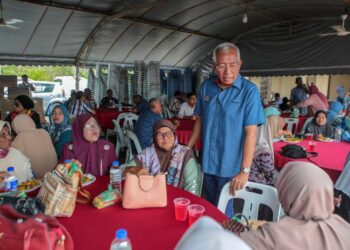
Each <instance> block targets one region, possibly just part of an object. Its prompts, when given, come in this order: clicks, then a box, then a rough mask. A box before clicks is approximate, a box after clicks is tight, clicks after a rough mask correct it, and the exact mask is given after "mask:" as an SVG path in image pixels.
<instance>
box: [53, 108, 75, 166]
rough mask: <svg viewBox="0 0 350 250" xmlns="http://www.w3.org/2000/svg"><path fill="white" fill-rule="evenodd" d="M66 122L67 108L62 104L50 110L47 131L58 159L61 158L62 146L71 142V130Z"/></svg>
mask: <svg viewBox="0 0 350 250" xmlns="http://www.w3.org/2000/svg"><path fill="white" fill-rule="evenodd" d="M68 122H69V115H68V110H67V108H66V107H65V106H64V105H63V104H62V105H58V106H56V107H55V108H54V109H53V110H52V113H51V116H50V126H49V129H48V130H49V134H50V137H51V140H52V143H53V145H54V146H55V150H56V154H57V158H58V159H60V158H61V154H62V147H63V145H64V144H66V143H68V142H71V141H72V128H71V126H70V125H69V124H68Z"/></svg>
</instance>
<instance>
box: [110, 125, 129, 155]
mask: <svg viewBox="0 0 350 250" xmlns="http://www.w3.org/2000/svg"><path fill="white" fill-rule="evenodd" d="M112 122H113V124H114V132H115V134H116V137H117V138H116V142H115V153H116V155H117V156H119V155H120V151H121V149H122V148H124V147H127V144H126V141H125V136H124V133H123V131H122V128H121V127H120V125H119V122H118V121H117V120H115V119H113V120H112Z"/></svg>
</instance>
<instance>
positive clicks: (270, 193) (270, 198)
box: [218, 182, 281, 221]
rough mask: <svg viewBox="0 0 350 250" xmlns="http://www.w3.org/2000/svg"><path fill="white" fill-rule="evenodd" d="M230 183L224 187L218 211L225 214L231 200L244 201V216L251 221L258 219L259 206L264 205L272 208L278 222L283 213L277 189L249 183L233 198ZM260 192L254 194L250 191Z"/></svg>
mask: <svg viewBox="0 0 350 250" xmlns="http://www.w3.org/2000/svg"><path fill="white" fill-rule="evenodd" d="M229 189H230V182H228V183H226V184H225V186H224V187H223V189H222V191H221V194H220V199H219V203H218V209H219V210H220V211H221V212H223V213H225V212H226V208H227V204H228V202H229V201H230V200H231V199H243V200H244V206H243V211H242V214H243V215H245V216H246V217H247V218H248V219H250V220H257V219H258V212H259V205H260V204H264V205H266V206H268V207H269V208H271V210H272V213H273V216H272V220H273V221H278V220H279V217H280V213H281V204H280V202H279V200H278V194H277V189H276V188H274V187H271V186H268V185H264V184H260V183H255V182H247V184H246V186H245V187H244V188H243V189H241V190H239V191H237V192H236V195H235V196H232V195H231V194H230V192H229ZM252 189H254V190H258V191H259V192H261V193H258V192H252V191H250V190H252ZM232 209H233V208H232Z"/></svg>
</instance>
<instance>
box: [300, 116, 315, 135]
mask: <svg viewBox="0 0 350 250" xmlns="http://www.w3.org/2000/svg"><path fill="white" fill-rule="evenodd" d="M313 119H314V118H313V117H309V118H307V119H306V121H305V123H304V125H303V128H302V129H301V131H300V134H302V135H303V134H305V130H306V127H307V125H308V124H309V123H310V122H311V121H312V120H313Z"/></svg>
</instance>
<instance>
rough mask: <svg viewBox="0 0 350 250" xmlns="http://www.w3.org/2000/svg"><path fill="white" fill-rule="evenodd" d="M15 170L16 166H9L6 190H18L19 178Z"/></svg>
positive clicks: (5, 181)
mask: <svg viewBox="0 0 350 250" xmlns="http://www.w3.org/2000/svg"><path fill="white" fill-rule="evenodd" d="M14 171H15V168H14V167H8V168H7V175H6V178H5V180H4V183H5V190H6V191H16V190H17V187H18V179H17V177H16V176H15V173H14Z"/></svg>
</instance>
